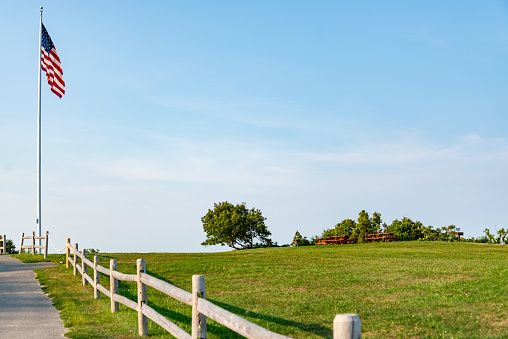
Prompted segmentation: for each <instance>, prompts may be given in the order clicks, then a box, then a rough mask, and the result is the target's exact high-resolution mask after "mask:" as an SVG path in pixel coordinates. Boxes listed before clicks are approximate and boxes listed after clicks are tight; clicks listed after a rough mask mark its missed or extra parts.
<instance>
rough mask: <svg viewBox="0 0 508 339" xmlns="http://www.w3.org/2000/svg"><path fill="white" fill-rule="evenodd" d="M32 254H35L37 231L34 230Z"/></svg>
mask: <svg viewBox="0 0 508 339" xmlns="http://www.w3.org/2000/svg"><path fill="white" fill-rule="evenodd" d="M32 254H33V255H35V231H33V232H32Z"/></svg>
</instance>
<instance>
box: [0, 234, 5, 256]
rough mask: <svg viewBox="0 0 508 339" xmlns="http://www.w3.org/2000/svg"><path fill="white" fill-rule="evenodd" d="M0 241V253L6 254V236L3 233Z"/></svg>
mask: <svg viewBox="0 0 508 339" xmlns="http://www.w3.org/2000/svg"><path fill="white" fill-rule="evenodd" d="M0 243H2V246H1V247H0V251H2V254H7V238H6V237H5V234H4V235H3V236H2V239H0Z"/></svg>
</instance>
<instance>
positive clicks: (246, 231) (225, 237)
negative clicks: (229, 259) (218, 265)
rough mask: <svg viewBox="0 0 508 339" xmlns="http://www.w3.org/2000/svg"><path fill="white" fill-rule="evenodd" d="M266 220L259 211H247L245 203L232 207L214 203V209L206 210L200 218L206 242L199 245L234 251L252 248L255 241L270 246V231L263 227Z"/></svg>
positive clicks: (223, 203) (224, 203)
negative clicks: (224, 247) (225, 246)
mask: <svg viewBox="0 0 508 339" xmlns="http://www.w3.org/2000/svg"><path fill="white" fill-rule="evenodd" d="M265 220H266V218H264V217H263V215H262V214H261V211H260V210H256V209H254V208H252V209H250V210H249V209H247V207H245V203H241V204H236V205H233V204H231V203H229V202H227V201H225V202H220V203H218V204H215V203H214V209H213V210H208V212H207V213H206V215H205V216H203V217H202V218H201V222H202V223H203V229H204V231H205V233H206V241H204V242H202V243H201V245H203V246H207V245H218V244H220V245H221V246H224V245H227V246H229V247H231V248H234V249H237V250H239V249H246V248H252V247H253V246H254V244H255V243H254V241H255V239H259V240H260V241H261V244H270V243H271V242H272V241H271V239H270V238H269V236H270V235H271V233H270V231H268V228H267V227H266V225H265Z"/></svg>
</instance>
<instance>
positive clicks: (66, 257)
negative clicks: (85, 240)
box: [65, 238, 71, 268]
mask: <svg viewBox="0 0 508 339" xmlns="http://www.w3.org/2000/svg"><path fill="white" fill-rule="evenodd" d="M70 243H71V238H67V242H66V243H65V268H69V254H70V250H69V244H70Z"/></svg>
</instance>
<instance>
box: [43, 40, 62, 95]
mask: <svg viewBox="0 0 508 339" xmlns="http://www.w3.org/2000/svg"><path fill="white" fill-rule="evenodd" d="M41 69H42V70H43V71H45V72H46V77H47V78H48V84H49V85H50V86H51V91H52V92H53V93H55V94H56V95H57V96H58V97H59V98H61V97H62V96H63V95H64V94H65V82H64V80H63V71H62V66H61V64H60V58H59V57H58V53H57V52H56V49H55V48H54V47H53V49H52V50H51V51H50V53H49V54H48V53H47V51H46V50H44V48H41Z"/></svg>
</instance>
